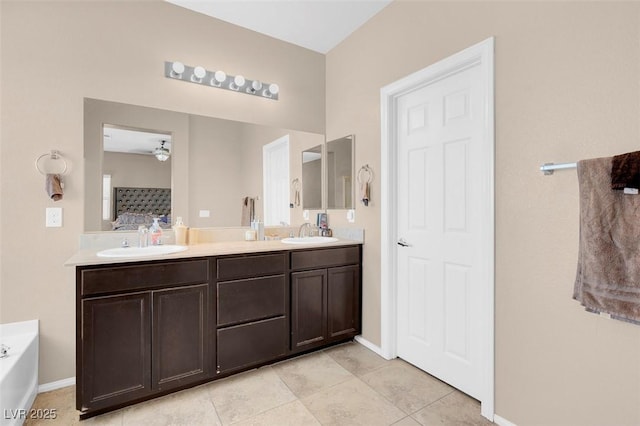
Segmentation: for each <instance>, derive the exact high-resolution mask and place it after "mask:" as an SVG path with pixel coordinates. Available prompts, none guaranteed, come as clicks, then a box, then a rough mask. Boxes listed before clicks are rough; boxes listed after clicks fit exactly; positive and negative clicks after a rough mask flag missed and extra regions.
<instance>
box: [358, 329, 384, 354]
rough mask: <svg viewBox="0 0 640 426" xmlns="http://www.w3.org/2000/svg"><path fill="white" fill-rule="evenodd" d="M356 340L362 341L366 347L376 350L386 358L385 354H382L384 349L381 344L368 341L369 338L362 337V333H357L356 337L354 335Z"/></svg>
mask: <svg viewBox="0 0 640 426" xmlns="http://www.w3.org/2000/svg"><path fill="white" fill-rule="evenodd" d="M354 340H355V341H356V342H358V343H360V344H361V345H362V346H364V347H365V348H367V349H369V350H371V351H373V352H375V353H376V354H378V355H380V356H381V357H382V358H385V359H386V357H385V356H384V355H382V349H380V347H379V346H376V345H374V344H373V343H371V342H370V341H368V340H367V339H365V338H364V337H362V335H360V334H359V335H357V336H356V337H354Z"/></svg>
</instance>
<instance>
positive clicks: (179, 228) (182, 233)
mask: <svg viewBox="0 0 640 426" xmlns="http://www.w3.org/2000/svg"><path fill="white" fill-rule="evenodd" d="M173 232H175V234H176V244H178V245H179V246H186V245H187V227H186V226H185V224H184V223H183V222H182V218H181V217H178V218H177V219H176V224H175V225H174V226H173Z"/></svg>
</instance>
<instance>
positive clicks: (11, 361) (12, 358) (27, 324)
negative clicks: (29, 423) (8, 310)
mask: <svg viewBox="0 0 640 426" xmlns="http://www.w3.org/2000/svg"><path fill="white" fill-rule="evenodd" d="M0 344H2V345H4V346H8V347H9V348H10V349H9V350H8V351H7V355H8V356H7V357H6V358H0V425H2V426H9V425H11V426H13V425H21V424H22V423H24V421H25V419H26V417H27V416H28V414H29V410H30V408H31V405H32V404H33V401H34V400H35V399H36V395H37V393H38V320H33V321H23V322H13V323H9V324H0Z"/></svg>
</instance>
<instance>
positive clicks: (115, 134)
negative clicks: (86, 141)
mask: <svg viewBox="0 0 640 426" xmlns="http://www.w3.org/2000/svg"><path fill="white" fill-rule="evenodd" d="M103 131H104V150H105V151H107V152H123V153H127V154H142V155H153V152H154V150H155V149H156V148H158V147H159V146H160V144H161V143H162V141H165V144H164V146H165V148H167V149H169V151H171V135H168V134H163V133H151V132H145V131H137V130H130V129H122V128H118V127H112V126H109V125H108V124H105V125H104V128H103Z"/></svg>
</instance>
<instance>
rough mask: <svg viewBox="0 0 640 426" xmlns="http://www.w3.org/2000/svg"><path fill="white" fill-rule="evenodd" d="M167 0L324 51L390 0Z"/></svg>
mask: <svg viewBox="0 0 640 426" xmlns="http://www.w3.org/2000/svg"><path fill="white" fill-rule="evenodd" d="M166 1H168V2H169V3H173V4H175V5H178V6H182V7H185V8H187V9H190V10H193V11H195V12H199V13H203V14H205V15H209V16H212V17H214V18H217V19H220V20H223V21H226V22H230V23H232V24H235V25H239V26H241V27H244V28H248V29H250V30H253V31H256V32H259V33H262V34H266V35H268V36H271V37H274V38H277V39H279V40H282V41H286V42H289V43H292V44H295V45H298V46H302V47H305V48H307V49H311V50H314V51H316V52H319V53H323V54H325V53H327V52H328V51H330V50H331V49H333V48H334V47H335V46H337V45H338V44H339V43H340V42H341V41H342V40H344V39H345V38H347V37H348V36H349V35H350V34H351V33H352V32H354V31H355V30H356V29H358V28H359V27H360V26H361V25H362V24H364V23H365V22H367V21H368V20H369V19H371V17H373V16H374V15H375V14H376V13H378V12H379V11H380V10H382V9H383V8H384V7H385V6H387V5H388V4H389V3H391V1H392V0H166Z"/></svg>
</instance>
